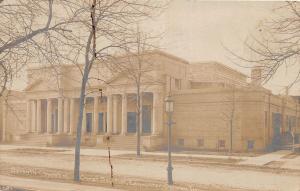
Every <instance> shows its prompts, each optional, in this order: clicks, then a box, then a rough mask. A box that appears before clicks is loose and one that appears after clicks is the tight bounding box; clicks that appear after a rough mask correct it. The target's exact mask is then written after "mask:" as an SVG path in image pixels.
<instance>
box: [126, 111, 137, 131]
mask: <svg viewBox="0 0 300 191" xmlns="http://www.w3.org/2000/svg"><path fill="white" fill-rule="evenodd" d="M127 132H128V133H135V132H136V112H128V113H127Z"/></svg>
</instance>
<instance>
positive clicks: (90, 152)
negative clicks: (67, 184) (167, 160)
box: [0, 145, 253, 160]
mask: <svg viewBox="0 0 300 191" xmlns="http://www.w3.org/2000/svg"><path fill="white" fill-rule="evenodd" d="M14 149H47V150H59V151H60V152H59V153H61V154H71V155H73V154H74V152H75V149H74V148H73V147H38V146H22V145H0V150H14ZM80 154H81V155H82V156H101V157H106V156H107V150H105V149H97V148H81V150H80ZM125 154H133V155H135V154H136V152H135V151H132V150H131V151H129V150H112V151H111V155H112V156H118V155H125ZM142 155H154V156H167V155H168V153H167V152H142ZM172 156H175V157H192V158H212V159H238V160H240V159H242V160H248V159H250V158H253V157H245V156H224V155H213V154H185V153H172Z"/></svg>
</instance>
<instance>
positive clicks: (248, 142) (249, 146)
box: [247, 140, 255, 150]
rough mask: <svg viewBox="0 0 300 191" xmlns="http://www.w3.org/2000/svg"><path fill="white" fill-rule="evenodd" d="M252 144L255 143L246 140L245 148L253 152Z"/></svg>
mask: <svg viewBox="0 0 300 191" xmlns="http://www.w3.org/2000/svg"><path fill="white" fill-rule="evenodd" d="M254 144H255V141H253V140H248V141H247V148H248V150H253V149H254Z"/></svg>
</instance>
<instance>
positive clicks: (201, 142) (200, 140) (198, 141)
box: [197, 139, 204, 147]
mask: <svg viewBox="0 0 300 191" xmlns="http://www.w3.org/2000/svg"><path fill="white" fill-rule="evenodd" d="M197 145H198V147H203V146H204V140H203V139H197Z"/></svg>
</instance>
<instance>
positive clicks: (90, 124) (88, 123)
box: [86, 113, 93, 133]
mask: <svg viewBox="0 0 300 191" xmlns="http://www.w3.org/2000/svg"><path fill="white" fill-rule="evenodd" d="M92 128H93V114H92V113H86V132H87V133H91V132H92Z"/></svg>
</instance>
